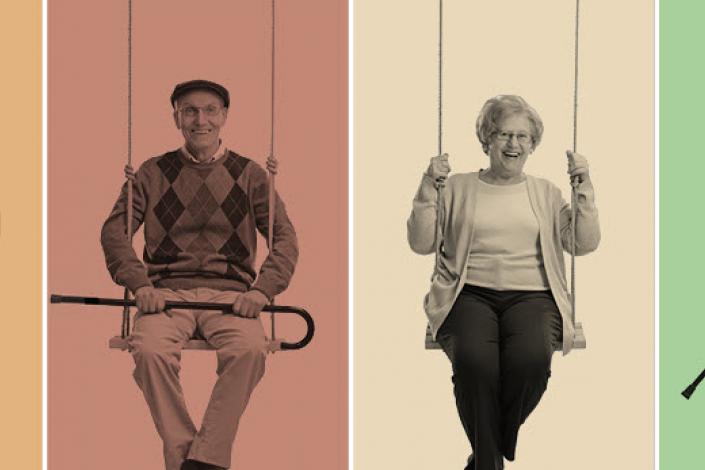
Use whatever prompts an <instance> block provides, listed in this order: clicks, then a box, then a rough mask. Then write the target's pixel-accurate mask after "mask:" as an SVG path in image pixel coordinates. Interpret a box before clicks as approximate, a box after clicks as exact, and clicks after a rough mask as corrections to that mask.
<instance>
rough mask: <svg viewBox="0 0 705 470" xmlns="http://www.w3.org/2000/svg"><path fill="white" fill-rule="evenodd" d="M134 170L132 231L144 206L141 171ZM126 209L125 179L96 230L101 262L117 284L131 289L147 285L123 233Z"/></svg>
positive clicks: (133, 252) (135, 256)
mask: <svg viewBox="0 0 705 470" xmlns="http://www.w3.org/2000/svg"><path fill="white" fill-rule="evenodd" d="M141 170H142V169H140V171H138V172H137V174H136V176H135V178H134V183H133V185H132V188H133V189H132V194H133V204H132V207H133V210H132V233H133V234H134V233H135V232H136V231H137V230H138V229H139V227H140V225H142V221H143V220H144V213H145V210H146V209H145V208H146V196H145V189H144V188H145V185H144V174H143V172H142V171H141ZM126 212H127V183H125V184H124V185H123V186H122V190H121V192H120V196H119V197H118V199H117V202H116V203H115V206H114V207H113V210H112V212H111V213H110V215H109V216H108V218H107V220H106V221H105V223H104V224H103V228H102V230H101V233H100V242H101V245H102V246H103V253H104V254H105V263H106V265H107V267H108V271H109V272H110V276H111V277H112V278H113V281H115V282H116V283H117V284H119V285H121V286H125V287H127V288H128V289H130V291H131V292H132V293H135V292H136V291H137V289H139V288H140V287H144V286H151V285H152V283H151V282H150V281H149V277H148V276H147V268H146V267H145V266H144V264H142V262H141V261H140V260H139V258H138V257H137V254H136V253H135V250H134V248H133V247H132V243H131V242H130V240H129V239H128V237H127V225H126V220H125V219H126Z"/></svg>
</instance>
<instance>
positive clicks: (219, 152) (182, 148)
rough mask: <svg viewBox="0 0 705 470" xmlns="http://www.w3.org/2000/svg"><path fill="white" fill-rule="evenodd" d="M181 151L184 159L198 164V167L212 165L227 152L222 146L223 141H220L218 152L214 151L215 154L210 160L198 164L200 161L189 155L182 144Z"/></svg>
mask: <svg viewBox="0 0 705 470" xmlns="http://www.w3.org/2000/svg"><path fill="white" fill-rule="evenodd" d="M181 151H182V152H183V153H184V155H186V158H188V159H189V160H191V161H192V162H194V163H198V164H199V165H202V164H204V163H213V162H214V161H216V160H217V159H219V158H220V157H222V156H223V155H225V152H227V151H228V149H227V148H225V145H223V141H222V140H221V141H220V145H218V150H216V151H215V153H214V154H213V156H212V157H211V158H209V159H208V160H206V161H205V162H200V161H198V159H197V158H196V157H194V156H193V155H191V152H189V151H188V148H186V144H184V145H183V146H182V147H181Z"/></svg>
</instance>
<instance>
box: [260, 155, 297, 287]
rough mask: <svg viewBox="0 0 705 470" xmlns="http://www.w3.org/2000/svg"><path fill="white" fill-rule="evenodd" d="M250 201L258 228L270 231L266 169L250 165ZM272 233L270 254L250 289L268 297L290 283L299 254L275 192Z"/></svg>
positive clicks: (263, 231)
mask: <svg viewBox="0 0 705 470" xmlns="http://www.w3.org/2000/svg"><path fill="white" fill-rule="evenodd" d="M252 177H253V181H252V186H251V187H252V195H251V196H250V197H251V198H252V205H253V207H254V211H255V214H254V215H255V223H256V224H257V230H258V231H259V232H260V233H261V234H262V235H263V236H264V237H265V238H267V237H268V232H269V181H268V179H267V173H266V172H265V171H264V170H263V169H262V168H260V167H259V166H257V165H253V175H252ZM275 200H276V203H275V206H276V208H275V213H274V230H273V232H274V234H273V237H272V246H271V247H269V254H268V255H267V258H266V259H265V260H264V263H262V266H261V267H260V270H259V274H258V275H257V280H256V281H255V283H254V284H253V285H252V289H254V290H258V291H260V292H262V293H263V294H264V295H265V296H266V297H267V299H269V300H271V299H272V298H273V297H274V296H276V295H278V294H280V293H281V292H283V291H284V290H285V289H286V288H287V287H288V285H289V282H290V281H291V277H292V276H293V274H294V268H295V267H296V262H297V260H298V258H299V246H298V241H297V239H296V231H295V230H294V226H293V225H292V224H291V221H290V220H289V217H288V215H287V213H286V207H285V206H284V202H283V201H282V200H281V198H280V197H279V195H278V194H275Z"/></svg>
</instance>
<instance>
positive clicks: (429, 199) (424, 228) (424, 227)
mask: <svg viewBox="0 0 705 470" xmlns="http://www.w3.org/2000/svg"><path fill="white" fill-rule="evenodd" d="M437 204H438V190H437V189H436V182H435V181H434V179H433V178H432V177H431V176H429V175H428V174H426V173H424V175H423V178H422V179H421V184H420V185H419V189H418V190H417V191H416V196H415V197H414V201H413V207H412V209H411V215H410V216H409V220H407V222H406V232H407V239H408V241H409V246H410V247H411V249H412V250H413V251H414V252H415V253H418V254H420V255H428V254H431V253H433V252H434V251H435V249H436V224H437V223H438V219H437V215H438V212H437V211H438V207H437Z"/></svg>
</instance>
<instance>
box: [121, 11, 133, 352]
mask: <svg viewBox="0 0 705 470" xmlns="http://www.w3.org/2000/svg"><path fill="white" fill-rule="evenodd" d="M127 164H128V165H130V166H132V0H128V2H127ZM132 203H133V194H132V180H131V179H130V178H127V211H126V212H125V219H126V220H125V227H126V228H125V231H126V234H127V240H128V241H129V242H130V243H132ZM124 298H125V300H130V290H129V289H128V288H127V287H126V288H125V293H124ZM129 334H130V307H129V306H125V307H124V308H123V310H122V327H121V330H120V336H121V337H122V338H127V337H128V336H129Z"/></svg>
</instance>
